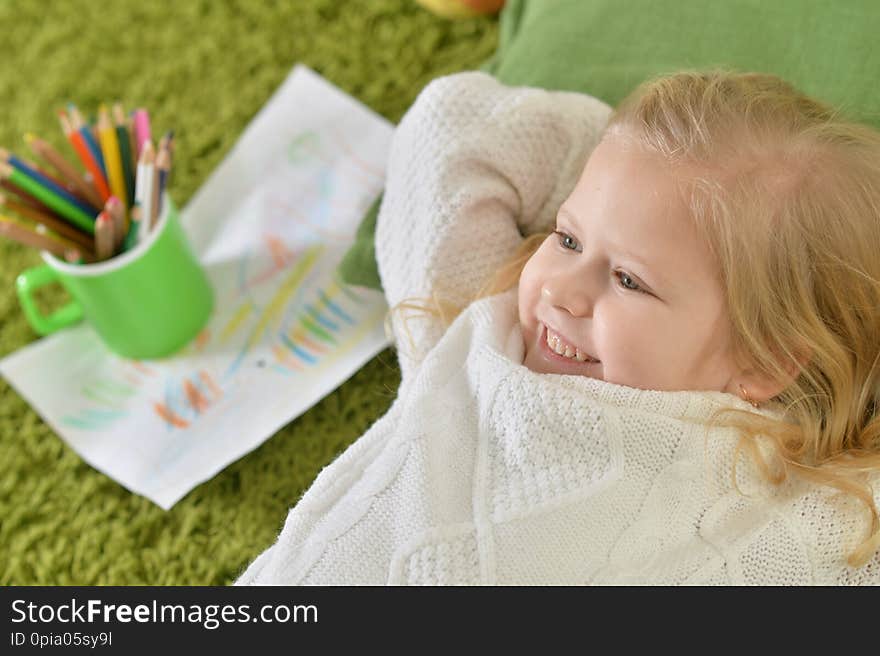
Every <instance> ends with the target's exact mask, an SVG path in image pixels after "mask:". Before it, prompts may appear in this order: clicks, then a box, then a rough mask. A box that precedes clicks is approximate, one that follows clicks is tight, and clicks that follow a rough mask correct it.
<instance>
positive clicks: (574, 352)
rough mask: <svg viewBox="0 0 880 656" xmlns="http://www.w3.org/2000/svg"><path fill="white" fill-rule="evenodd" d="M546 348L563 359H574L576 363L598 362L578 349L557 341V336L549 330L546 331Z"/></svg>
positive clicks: (559, 340)
mask: <svg viewBox="0 0 880 656" xmlns="http://www.w3.org/2000/svg"><path fill="white" fill-rule="evenodd" d="M547 346H549V347H550V348H551V349H552V351H553V352H554V353H556V354H558V355H561V356H563V357H565V358H574V359H575V360H577V361H578V362H587V361H588V360H589V361H590V362H598V360H594V359H593V358H591V357H589V356H588V355H587V354H586V353H583V352H581V350H580V349H579V348H574V347H572V346H570V345H568V344H566V343H565V342H563V341H562V340H561V339H559V335H557V334H556V333H554V332H552V331H551V330H550V329H549V328H548V329H547Z"/></svg>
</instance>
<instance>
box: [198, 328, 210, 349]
mask: <svg viewBox="0 0 880 656" xmlns="http://www.w3.org/2000/svg"><path fill="white" fill-rule="evenodd" d="M209 341H211V331H210V330H208V329H207V328H205V329H203V330H202V331H201V332H200V333H199V334H198V336H197V337H196V348H197V349H199V350H201V349H203V348H205V345H206V344H207V343H208V342H209Z"/></svg>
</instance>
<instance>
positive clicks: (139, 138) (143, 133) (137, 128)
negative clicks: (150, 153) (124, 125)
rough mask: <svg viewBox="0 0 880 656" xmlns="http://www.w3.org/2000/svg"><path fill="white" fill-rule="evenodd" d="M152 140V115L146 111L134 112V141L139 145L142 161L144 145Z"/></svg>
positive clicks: (138, 152) (138, 110)
mask: <svg viewBox="0 0 880 656" xmlns="http://www.w3.org/2000/svg"><path fill="white" fill-rule="evenodd" d="M151 138H152V135H151V134H150V115H149V114H148V113H147V110H146V109H143V108H139V109H136V110H134V141H135V144H136V145H137V156H138V160H140V157H141V152H142V151H143V149H144V144H145V143H146V142H147V141H149V140H150V139H151Z"/></svg>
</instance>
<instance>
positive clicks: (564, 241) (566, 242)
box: [553, 230, 580, 252]
mask: <svg viewBox="0 0 880 656" xmlns="http://www.w3.org/2000/svg"><path fill="white" fill-rule="evenodd" d="M553 234H554V235H556V236H557V237H558V238H559V245H560V246H562V247H563V248H565V249H568V250H570V251H578V252H579V251H580V246H579V245H578V242H577V239H575V238H574V237H572V236H571V235H569V234H568V233H565V232H562V231H561V230H554V231H553Z"/></svg>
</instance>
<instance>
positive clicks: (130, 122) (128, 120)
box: [125, 113, 138, 193]
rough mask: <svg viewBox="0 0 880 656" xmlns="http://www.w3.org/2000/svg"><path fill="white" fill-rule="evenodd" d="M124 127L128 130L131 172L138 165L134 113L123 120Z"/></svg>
mask: <svg viewBox="0 0 880 656" xmlns="http://www.w3.org/2000/svg"><path fill="white" fill-rule="evenodd" d="M125 125H126V127H127V128H128V147H129V152H130V153H131V170H132V171H134V170H135V169H137V163H138V162H137V160H138V149H137V141H136V140H135V137H134V113H131V114H129V115H128V116H127V117H126V118H125ZM132 193H134V192H132Z"/></svg>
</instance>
